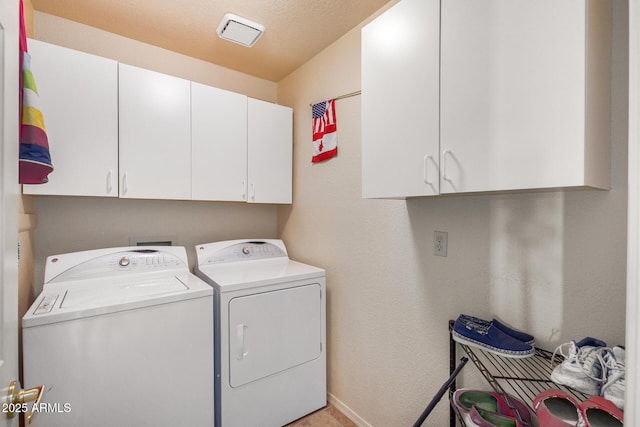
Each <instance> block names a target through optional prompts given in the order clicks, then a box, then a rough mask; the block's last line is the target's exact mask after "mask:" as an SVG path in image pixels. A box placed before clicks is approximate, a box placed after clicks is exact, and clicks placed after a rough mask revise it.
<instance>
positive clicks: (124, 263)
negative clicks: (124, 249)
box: [118, 256, 131, 267]
mask: <svg viewBox="0 0 640 427" xmlns="http://www.w3.org/2000/svg"><path fill="white" fill-rule="evenodd" d="M129 263H131V260H130V259H129V258H127V257H126V256H123V257H122V258H120V261H118V264H120V266H121V267H126V266H128V265H129Z"/></svg>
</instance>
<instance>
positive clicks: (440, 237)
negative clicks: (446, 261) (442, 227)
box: [433, 231, 449, 256]
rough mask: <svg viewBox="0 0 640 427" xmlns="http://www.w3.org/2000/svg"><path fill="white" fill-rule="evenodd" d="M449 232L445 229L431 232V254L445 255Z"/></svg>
mask: <svg viewBox="0 0 640 427" xmlns="http://www.w3.org/2000/svg"><path fill="white" fill-rule="evenodd" d="M448 240H449V233H447V232H446V231H434V232H433V254H434V255H438V256H447V245H448Z"/></svg>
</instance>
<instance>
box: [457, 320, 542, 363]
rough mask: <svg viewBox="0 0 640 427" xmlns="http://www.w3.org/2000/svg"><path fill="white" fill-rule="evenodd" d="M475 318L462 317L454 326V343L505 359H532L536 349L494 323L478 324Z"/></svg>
mask: <svg viewBox="0 0 640 427" xmlns="http://www.w3.org/2000/svg"><path fill="white" fill-rule="evenodd" d="M474 319H476V318H474V317H471V316H467V315H464V314H462V315H460V316H459V317H458V319H457V320H456V321H455V323H454V325H453V331H451V336H452V338H453V340H454V341H457V342H459V343H462V344H466V345H469V346H472V347H478V348H481V349H483V350H486V351H488V352H490V353H494V354H498V355H500V356H504V357H514V358H522V357H531V356H533V355H534V354H535V349H534V348H533V346H532V345H531V344H527V343H525V342H522V341H520V340H518V339H516V338H514V337H512V336H510V335H507V334H505V333H504V332H503V331H502V330H500V329H498V328H497V327H496V326H495V325H494V324H493V323H492V322H485V323H482V322H476V321H474Z"/></svg>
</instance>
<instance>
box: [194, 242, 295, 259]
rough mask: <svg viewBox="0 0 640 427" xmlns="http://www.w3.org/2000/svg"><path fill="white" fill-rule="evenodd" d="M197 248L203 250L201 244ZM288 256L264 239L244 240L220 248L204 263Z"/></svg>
mask: <svg viewBox="0 0 640 427" xmlns="http://www.w3.org/2000/svg"><path fill="white" fill-rule="evenodd" d="M198 249H199V250H204V247H203V246H201V247H199V248H198ZM282 257H284V258H288V256H287V253H286V252H285V251H283V250H282V248H280V247H278V246H276V245H274V244H272V243H269V242H264V241H259V240H257V241H246V242H238V243H234V244H232V245H230V246H227V247H224V248H220V249H219V250H217V251H216V252H215V253H213V254H211V256H209V257H208V258H207V260H206V264H220V263H225V262H235V261H255V260H259V259H268V258H282Z"/></svg>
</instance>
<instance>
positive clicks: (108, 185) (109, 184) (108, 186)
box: [107, 171, 113, 194]
mask: <svg viewBox="0 0 640 427" xmlns="http://www.w3.org/2000/svg"><path fill="white" fill-rule="evenodd" d="M112 175H113V171H109V173H108V174H107V194H111V190H113V182H112V179H111V178H112Z"/></svg>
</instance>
